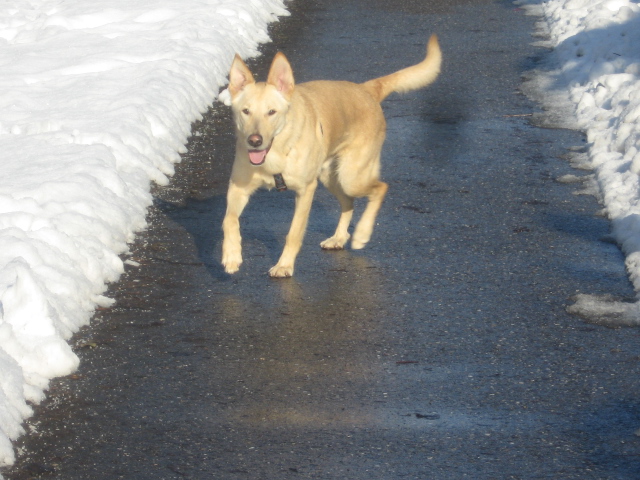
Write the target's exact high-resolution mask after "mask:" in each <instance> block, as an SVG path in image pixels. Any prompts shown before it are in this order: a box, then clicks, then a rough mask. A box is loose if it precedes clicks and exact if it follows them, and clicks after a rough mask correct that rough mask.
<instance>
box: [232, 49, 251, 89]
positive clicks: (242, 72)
mask: <svg viewBox="0 0 640 480" xmlns="http://www.w3.org/2000/svg"><path fill="white" fill-rule="evenodd" d="M251 83H255V80H254V79H253V75H252V74H251V71H250V70H249V67H247V65H246V64H245V63H244V62H243V61H242V59H241V58H240V56H239V55H238V54H237V53H236V56H235V58H234V59H233V63H232V64H231V71H230V72H229V93H230V94H231V98H232V99H233V98H234V97H235V96H236V95H238V94H239V93H240V92H242V90H244V87H246V86H247V85H249V84H251Z"/></svg>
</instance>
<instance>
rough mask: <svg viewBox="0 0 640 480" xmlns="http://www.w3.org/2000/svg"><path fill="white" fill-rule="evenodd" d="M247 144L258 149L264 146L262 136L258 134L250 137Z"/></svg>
mask: <svg viewBox="0 0 640 480" xmlns="http://www.w3.org/2000/svg"><path fill="white" fill-rule="evenodd" d="M247 142H248V143H249V145H251V146H252V147H256V148H258V147H259V146H260V145H262V135H258V134H257V133H255V134H253V135H250V136H249V138H248V139H247Z"/></svg>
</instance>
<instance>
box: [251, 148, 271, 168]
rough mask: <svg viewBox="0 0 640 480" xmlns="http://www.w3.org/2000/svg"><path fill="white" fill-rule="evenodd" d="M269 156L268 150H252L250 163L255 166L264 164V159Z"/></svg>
mask: <svg viewBox="0 0 640 480" xmlns="http://www.w3.org/2000/svg"><path fill="white" fill-rule="evenodd" d="M266 156H267V151H266V150H250V151H249V161H250V162H251V163H252V164H254V165H260V164H262V162H264V157H266Z"/></svg>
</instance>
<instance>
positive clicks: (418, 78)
mask: <svg viewBox="0 0 640 480" xmlns="http://www.w3.org/2000/svg"><path fill="white" fill-rule="evenodd" d="M441 63H442V53H441V52H440V45H439V44H438V37H437V36H436V35H435V34H434V35H431V38H430V39H429V43H428V44H427V56H426V57H425V59H424V60H423V61H422V62H420V63H418V64H417V65H413V66H412V67H407V68H404V69H402V70H399V71H397V72H395V73H392V74H391V75H387V76H386V77H380V78H374V79H373V80H369V81H368V82H365V83H363V84H362V85H363V86H364V87H365V88H366V89H367V90H368V91H369V93H371V95H372V96H373V97H374V98H375V99H376V100H378V101H379V102H381V101H382V100H384V99H385V98H387V96H388V95H389V94H390V93H392V92H398V93H405V92H410V91H412V90H417V89H419V88H423V87H426V86H427V85H429V84H431V83H433V82H434V80H435V79H436V78H437V77H438V74H439V73H440V64H441Z"/></svg>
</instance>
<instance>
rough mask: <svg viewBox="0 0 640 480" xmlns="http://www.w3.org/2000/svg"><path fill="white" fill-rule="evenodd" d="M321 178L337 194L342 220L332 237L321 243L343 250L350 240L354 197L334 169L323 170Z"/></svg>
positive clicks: (329, 248) (322, 245)
mask: <svg viewBox="0 0 640 480" xmlns="http://www.w3.org/2000/svg"><path fill="white" fill-rule="evenodd" d="M320 180H322V183H323V184H324V186H325V187H327V190H329V191H330V192H331V193H333V194H334V195H335V197H336V198H337V199H338V202H340V210H341V214H340V220H339V221H338V226H337V227H336V231H335V233H334V234H333V236H332V237H329V238H327V239H326V240H325V241H323V242H321V243H320V246H321V247H322V248H324V249H325V250H342V249H343V248H344V246H345V244H346V243H347V242H348V241H349V237H350V235H349V232H348V229H349V224H350V223H351V217H353V200H354V199H353V197H351V196H349V195H347V194H346V193H345V192H344V190H343V189H342V186H340V183H339V182H338V178H337V176H336V173H335V171H334V170H333V169H330V170H329V169H327V171H323V173H322V175H321V176H320Z"/></svg>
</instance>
